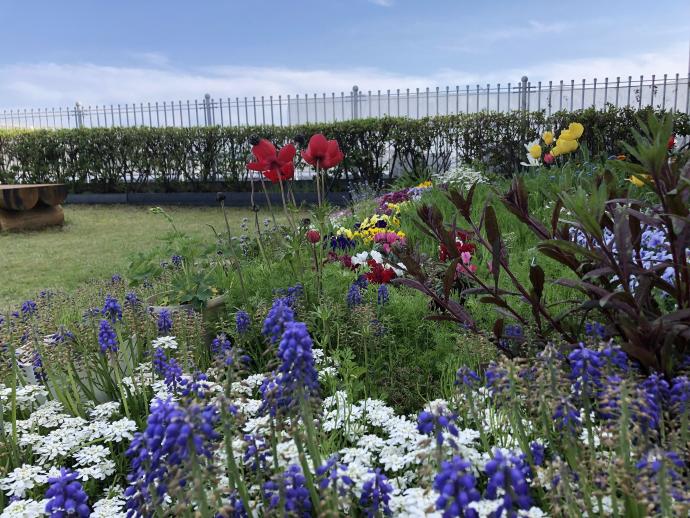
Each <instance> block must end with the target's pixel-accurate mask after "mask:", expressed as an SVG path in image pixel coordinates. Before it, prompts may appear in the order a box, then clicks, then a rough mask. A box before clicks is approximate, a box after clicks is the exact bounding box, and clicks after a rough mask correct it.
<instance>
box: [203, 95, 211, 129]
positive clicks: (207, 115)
mask: <svg viewBox="0 0 690 518" xmlns="http://www.w3.org/2000/svg"><path fill="white" fill-rule="evenodd" d="M204 119H206V121H205V122H206V126H210V125H211V124H213V113H212V112H211V94H208V93H207V94H204Z"/></svg>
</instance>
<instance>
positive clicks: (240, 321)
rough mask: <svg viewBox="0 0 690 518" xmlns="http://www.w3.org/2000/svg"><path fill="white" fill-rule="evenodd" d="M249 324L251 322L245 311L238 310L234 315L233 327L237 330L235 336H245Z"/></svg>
mask: <svg viewBox="0 0 690 518" xmlns="http://www.w3.org/2000/svg"><path fill="white" fill-rule="evenodd" d="M251 323H252V321H251V319H250V318H249V314H248V313H247V312H246V311H242V310H240V311H238V312H237V314H236V315H235V327H236V329H237V334H240V335H243V334H245V333H246V332H247V331H248V330H249V326H250V325H251Z"/></svg>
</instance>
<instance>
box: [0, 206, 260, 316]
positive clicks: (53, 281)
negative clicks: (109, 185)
mask: <svg viewBox="0 0 690 518" xmlns="http://www.w3.org/2000/svg"><path fill="white" fill-rule="evenodd" d="M166 211H167V212H168V213H169V214H170V215H171V216H172V217H173V218H174V221H175V225H176V226H177V228H178V229H179V230H181V231H184V232H187V233H189V234H190V235H196V236H201V237H204V236H207V237H208V238H209V239H213V231H212V230H211V229H210V228H209V227H208V225H213V226H214V227H215V228H216V230H218V231H219V232H221V231H223V230H224V228H225V223H224V221H223V215H222V213H221V211H220V209H219V208H217V207H214V208H210V207H209V208H206V207H203V208H197V207H194V208H190V207H167V208H166ZM228 212H229V216H230V224H231V226H232V227H233V231H237V230H238V229H239V226H240V222H241V220H242V218H244V217H250V218H251V217H252V213H251V211H250V210H249V209H228ZM261 216H262V217H265V215H264V214H261ZM168 230H170V225H169V223H168V222H167V221H166V220H165V218H164V217H163V216H161V215H155V214H150V213H149V210H148V208H147V207H131V206H129V207H128V206H108V205H99V206H85V205H73V206H66V207H65V225H64V226H63V227H62V228H57V227H56V228H51V229H46V230H42V231H35V232H22V233H0V310H2V309H6V308H7V307H8V305H16V304H17V303H18V302H21V301H22V300H24V299H27V298H30V297H34V296H35V295H36V293H37V292H38V291H40V290H42V289H46V288H64V289H70V288H74V287H75V286H77V285H79V284H81V283H83V282H85V281H88V280H90V279H94V278H99V279H102V278H105V277H109V276H111V275H112V274H113V273H118V272H124V271H125V269H126V267H127V263H128V256H129V255H130V254H132V253H135V252H143V251H146V250H148V249H150V248H152V247H153V246H155V245H157V244H158V238H159V236H161V235H162V234H164V233H165V232H167V231H168ZM0 312H1V311H0Z"/></svg>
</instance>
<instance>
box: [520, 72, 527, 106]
mask: <svg viewBox="0 0 690 518" xmlns="http://www.w3.org/2000/svg"><path fill="white" fill-rule="evenodd" d="M521 81H522V84H521V85H520V86H521V88H522V91H521V92H520V93H521V95H520V109H521V110H522V111H523V112H526V111H527V76H522V79H521Z"/></svg>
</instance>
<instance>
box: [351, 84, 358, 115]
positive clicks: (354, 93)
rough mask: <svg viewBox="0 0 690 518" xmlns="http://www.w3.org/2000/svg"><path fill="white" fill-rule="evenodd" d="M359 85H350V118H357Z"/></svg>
mask: <svg viewBox="0 0 690 518" xmlns="http://www.w3.org/2000/svg"><path fill="white" fill-rule="evenodd" d="M358 94H359V86H357V85H354V86H353V87H352V118H353V119H357V118H358V116H359V113H358V112H359V98H358Z"/></svg>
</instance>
